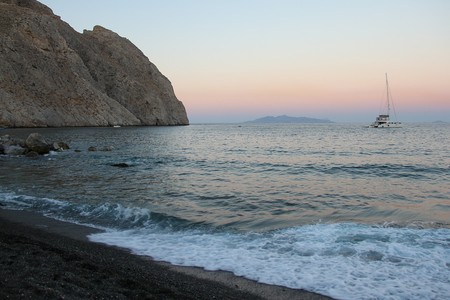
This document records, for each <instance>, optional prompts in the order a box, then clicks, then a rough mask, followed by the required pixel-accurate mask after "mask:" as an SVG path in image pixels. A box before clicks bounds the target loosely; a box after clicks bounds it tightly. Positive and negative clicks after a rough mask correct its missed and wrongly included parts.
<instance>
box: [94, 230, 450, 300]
mask: <svg viewBox="0 0 450 300" xmlns="http://www.w3.org/2000/svg"><path fill="white" fill-rule="evenodd" d="M449 237H450V230H449V229H437V230H436V229H433V230H428V229H422V230H420V229H408V228H389V227H388V228H385V227H374V226H366V225H357V224H318V225H308V226H303V227H296V228H291V229H285V230H280V231H276V232H270V233H246V234H240V233H229V232H228V233H227V232H215V233H210V232H209V233H208V232H205V231H200V230H197V231H172V232H167V231H165V232H163V231H158V230H156V229H139V230H125V231H114V230H111V231H108V232H105V233H98V234H93V235H91V236H90V237H89V238H90V239H91V240H92V241H95V242H101V243H106V244H109V245H116V246H121V247H126V248H129V249H131V250H132V251H133V252H134V253H135V254H138V255H148V256H151V257H153V258H154V259H156V260H162V261H168V262H170V263H173V264H176V265H183V266H198V267H203V268H205V269H207V270H226V271H231V272H233V273H234V274H236V275H239V276H244V277H247V278H250V279H253V280H257V281H259V282H263V283H268V284H277V285H282V286H287V287H291V288H299V289H306V290H309V291H315V292H318V293H321V294H325V295H329V296H332V297H335V298H339V299H444V298H447V297H448V296H449V295H450V238H449Z"/></svg>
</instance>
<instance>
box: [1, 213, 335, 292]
mask: <svg viewBox="0 0 450 300" xmlns="http://www.w3.org/2000/svg"><path fill="white" fill-rule="evenodd" d="M99 231H101V230H99V229H95V228H91V227H87V226H83V225H77V224H73V223H68V222H64V221H59V220H55V219H51V218H47V217H45V216H42V215H39V214H37V213H33V212H27V211H17V210H8V209H3V208H0V244H1V247H0V251H1V252H0V278H2V279H0V297H1V298H3V299H7V298H9V299H11V298H33V299H44V298H45V299H48V298H51V299H57V298H69V299H71V298H116V299H136V298H140V299H142V298H147V299H242V300H243V299H280V300H284V299H311V300H315V299H331V298H329V297H326V296H322V295H319V294H315V293H312V292H307V291H304V290H297V289H290V288H285V287H281V286H274V285H267V284H262V283H257V282H255V281H252V280H248V279H245V278H242V277H238V276H235V275H233V274H232V273H230V272H224V271H206V270H203V269H201V268H197V267H181V266H175V265H171V264H169V263H165V262H158V261H154V260H152V259H151V258H150V257H143V256H138V255H134V254H132V253H131V252H130V251H128V250H127V249H122V248H118V247H111V246H107V245H104V244H100V243H94V242H90V241H89V239H88V238H87V236H88V235H89V234H92V233H95V232H99Z"/></svg>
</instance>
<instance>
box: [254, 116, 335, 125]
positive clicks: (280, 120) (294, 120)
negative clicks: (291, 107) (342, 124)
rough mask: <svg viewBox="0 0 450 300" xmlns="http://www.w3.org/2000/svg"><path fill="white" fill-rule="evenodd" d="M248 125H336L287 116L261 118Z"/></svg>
mask: <svg viewBox="0 0 450 300" xmlns="http://www.w3.org/2000/svg"><path fill="white" fill-rule="evenodd" d="M246 123H266V124H268V123H269V124H273V123H291V124H292V123H334V122H332V121H330V120H327V119H315V118H307V117H290V116H286V115H282V116H278V117H273V116H267V117H263V118H259V119H256V120H253V121H248V122H246Z"/></svg>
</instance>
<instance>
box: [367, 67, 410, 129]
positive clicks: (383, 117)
mask: <svg viewBox="0 0 450 300" xmlns="http://www.w3.org/2000/svg"><path fill="white" fill-rule="evenodd" d="M386 102H387V113H386V114H380V115H378V117H377V118H376V120H375V122H373V123H372V124H370V125H369V127H370V128H399V127H402V123H400V122H397V121H395V122H393V121H391V120H389V114H390V112H391V102H392V99H391V93H390V91H389V82H388V76H387V73H386ZM392 106H393V104H392ZM394 114H395V109H394Z"/></svg>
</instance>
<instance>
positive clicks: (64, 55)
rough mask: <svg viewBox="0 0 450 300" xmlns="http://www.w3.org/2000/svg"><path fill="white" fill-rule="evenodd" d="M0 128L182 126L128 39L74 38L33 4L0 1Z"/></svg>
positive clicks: (165, 84)
mask: <svg viewBox="0 0 450 300" xmlns="http://www.w3.org/2000/svg"><path fill="white" fill-rule="evenodd" d="M0 12H1V13H0V126H3V127H47V126H49V127H62V126H112V125H123V126H127V125H187V124H188V123H189V121H188V118H187V114H186V110H185V108H184V106H183V104H182V103H181V101H179V100H178V99H177V98H176V96H175V93H174V91H173V88H172V85H171V83H170V81H169V80H168V79H167V78H166V77H165V76H164V75H162V74H161V73H160V72H159V71H158V69H157V68H156V66H155V65H154V64H152V63H151V62H150V61H149V60H148V58H147V57H146V56H145V55H144V54H143V53H142V52H141V51H140V50H139V49H138V48H136V47H135V46H134V45H133V44H132V43H131V42H130V41H129V40H127V39H125V38H122V37H120V36H119V35H117V34H116V33H114V32H112V31H110V30H107V29H105V28H102V27H100V26H95V27H94V29H93V30H92V31H86V30H85V31H84V33H83V34H80V33H78V32H76V31H75V30H73V29H72V28H71V27H70V26H69V25H68V24H67V23H65V22H63V21H61V20H60V18H59V17H58V16H55V15H54V14H53V12H52V11H51V9H49V8H48V7H46V6H45V5H43V4H41V3H39V2H37V1H34V0H0Z"/></svg>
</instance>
